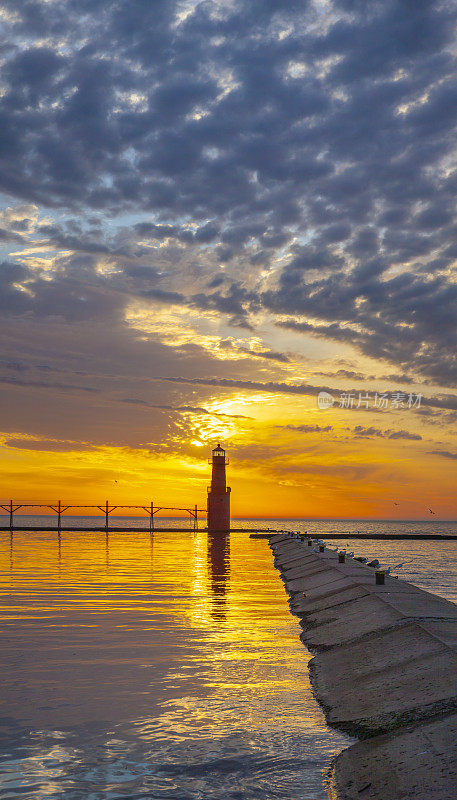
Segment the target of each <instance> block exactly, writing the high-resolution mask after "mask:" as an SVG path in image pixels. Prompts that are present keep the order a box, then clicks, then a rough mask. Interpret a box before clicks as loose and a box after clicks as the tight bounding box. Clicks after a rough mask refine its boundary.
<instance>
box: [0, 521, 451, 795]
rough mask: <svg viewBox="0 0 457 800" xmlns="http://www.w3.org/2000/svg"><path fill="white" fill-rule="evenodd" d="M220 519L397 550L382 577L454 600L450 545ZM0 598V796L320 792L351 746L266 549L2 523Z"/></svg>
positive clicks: (321, 525)
mask: <svg viewBox="0 0 457 800" xmlns="http://www.w3.org/2000/svg"><path fill="white" fill-rule="evenodd" d="M30 522H32V520H30ZM34 522H35V524H40V523H41V522H42V520H41V519H40V520H38V518H37V519H36V520H34ZM87 522H88V527H89V526H90V525H92V526H94V525H96V524H100V520H99V519H98V520H94V519H93V520H87ZM123 522H124V523H125V520H123ZM143 522H144V524H145V527H146V525H147V520H143ZM18 524H20V523H19V520H18ZM114 524H116V522H114ZM182 524H183V526H184V525H185V526H186V527H187V526H188V522H184V521H183V523H182ZM237 524H238V525H239V527H253V528H254V527H256V526H258V527H280V528H292V529H294V530H308V531H310V532H312V533H317V534H318V535H320V536H323V538H325V533H326V532H329V531H330V530H336V529H338V530H342V531H347V533H348V538H347V540H345V541H341V542H338V544H339V545H340V546H341V547H342V546H344V545H347V546H348V547H349V548H350V549H356V550H357V552H358V553H359V554H361V555H365V554H366V555H373V556H374V555H376V556H377V557H378V558H380V559H381V560H383V561H384V562H385V563H389V564H391V565H392V566H394V565H395V564H397V563H398V562H400V561H405V560H408V562H409V563H407V564H405V566H404V567H402V568H401V569H399V570H398V571H397V574H401V576H402V577H405V578H407V579H408V580H412V581H413V582H414V583H416V584H418V585H421V586H424V587H425V588H428V589H430V590H431V591H434V592H435V593H437V594H441V595H442V596H444V597H448V598H449V599H452V600H456V601H457V593H456V589H455V568H456V564H457V542H454V541H450V542H445V543H441V542H423V541H421V542H414V543H413V542H411V543H410V542H402V541H400V542H368V541H363V542H356V543H354V541H353V540H351V534H354V533H355V532H356V530H360V531H361V530H366V529H370V530H386V528H388V526H389V525H390V524H391V523H381V522H377V523H374V522H370V523H366V522H364V523H361V522H348V521H343V522H338V523H337V522H333V521H332V522H329V521H313V522H307V521H297V520H293V521H292V520H281V521H279V523H278V521H276V522H275V521H272V520H265V521H260V520H257V521H252V520H251V521H249V523H248V521H241V520H238V521H237ZM424 524H428V523H424ZM430 524H432V523H430ZM131 525H132V526H135V525H138V520H131ZM403 525H404V524H403V523H401V524H399V523H394V529H395V530H396V531H399V530H402V529H403ZM407 525H408V529H409V530H410V531H411V532H413V531H415V530H423V525H422V524H420V523H408V524H407ZM367 526H368V528H367ZM370 526H371V527H370ZM443 526H444V527H443ZM432 527H433V531H434V532H444V531H447V532H449V533H450V532H455V530H456V527H457V526H456V525H455V524H452V523H433V524H432ZM0 602H1V617H0V638H1V641H0V647H1V653H2V655H1V661H2V684H1V689H0V697H1V700H2V709H3V710H2V713H1V719H0V740H1V741H0V745H1V751H2V756H1V761H0V795H1V797H2V798H3V799H4V800H9V799H10V798H13V797H14V798H33V799H34V800H39V799H40V798H51V799H53V798H63V797H65V798H66V799H67V798H68V799H69V800H76V799H77V798H78V799H79V798H81V800H82V798H84V800H86V799H87V800H105V798H106V800H115V799H116V800H117V799H118V798H119V799H120V798H148V799H149V800H154V799H155V798H157V799H159V798H173V800H187V798H189V799H190V800H197V798H209V799H211V798H217V800H222V798H224V800H225V798H227V799H228V800H231V799H232V798H238V799H239V800H244V799H245V798H246V800H248V799H249V798H260V797H262V798H266V800H268V799H269V798H284V799H286V798H287V799H288V800H290V799H291V798H294V800H324V798H326V797H327V793H326V790H325V779H326V774H327V771H328V769H329V766H330V763H331V759H332V757H333V756H334V755H335V754H336V753H338V752H339V751H340V750H341V749H343V748H344V747H346V746H348V744H349V743H350V742H351V740H350V739H348V738H347V737H346V736H343V735H342V734H340V733H338V732H337V731H333V730H331V729H329V728H328V727H327V726H326V725H325V721H324V718H323V715H322V712H321V710H320V708H319V706H318V705H317V704H316V702H315V701H314V699H313V696H312V692H311V688H310V685H309V680H308V668H307V665H308V661H309V658H310V655H309V653H308V652H307V651H306V649H305V648H304V647H303V645H302V644H301V642H300V640H299V638H298V637H299V633H300V628H299V625H298V621H297V620H296V619H295V618H294V617H292V616H291V615H290V613H289V610H288V606H287V602H286V596H285V593H284V589H283V586H282V583H281V581H280V579H279V575H278V573H277V572H276V570H274V568H273V564H272V555H271V551H270V549H269V548H268V545H267V543H266V542H265V541H262V540H250V539H249V538H248V536H247V534H242V533H235V534H232V536H231V539H230V543H229V544H228V543H225V544H223V545H221V546H214V545H212V546H211V545H210V546H208V542H207V537H206V534H204V533H198V532H197V533H194V532H190V531H189V530H183V533H182V534H181V533H179V534H176V533H159V532H156V533H154V534H153V535H152V536H151V535H150V534H149V533H148V532H147V531H146V530H145V532H144V533H110V534H109V536H108V537H106V536H105V534H103V533H96V532H88V533H62V534H61V536H60V541H59V537H58V536H57V534H56V533H46V532H43V533H41V532H40V533H25V532H24V533H21V532H16V533H14V534H13V536H12V537H10V534H9V533H1V534H0Z"/></svg>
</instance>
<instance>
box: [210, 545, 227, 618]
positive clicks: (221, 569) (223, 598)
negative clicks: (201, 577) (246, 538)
mask: <svg viewBox="0 0 457 800" xmlns="http://www.w3.org/2000/svg"><path fill="white" fill-rule="evenodd" d="M207 564H208V579H209V584H210V588H211V618H212V619H213V620H214V621H215V622H225V620H226V618H227V608H226V602H227V592H228V581H229V577H230V536H229V534H224V533H217V534H208V560H207Z"/></svg>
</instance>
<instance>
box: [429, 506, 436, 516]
mask: <svg viewBox="0 0 457 800" xmlns="http://www.w3.org/2000/svg"><path fill="white" fill-rule="evenodd" d="M429 511H430V514H435V512H434V511H433V510H432V509H431V508H429ZM435 516H436V515H435Z"/></svg>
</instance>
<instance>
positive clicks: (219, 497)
mask: <svg viewBox="0 0 457 800" xmlns="http://www.w3.org/2000/svg"><path fill="white" fill-rule="evenodd" d="M210 464H211V465H212V475H211V486H208V533H228V532H229V531H230V486H227V485H226V479H225V466H226V464H228V459H227V458H226V457H225V450H224V449H223V448H222V447H221V446H220V444H218V445H217V447H215V448H214V450H213V452H212V458H211V460H210Z"/></svg>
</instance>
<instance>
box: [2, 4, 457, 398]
mask: <svg viewBox="0 0 457 800" xmlns="http://www.w3.org/2000/svg"><path fill="white" fill-rule="evenodd" d="M0 9H2V10H3V11H4V12H5V14H4V25H5V28H6V31H5V32H6V35H5V37H4V42H5V44H4V47H3V49H2V57H3V59H4V62H3V65H2V85H3V92H2V96H1V98H0V153H1V157H0V190H1V191H2V192H3V193H4V194H5V196H7V197H8V198H10V199H11V202H13V203H14V202H16V203H17V202H22V201H26V202H28V203H36V204H37V205H38V207H39V209H40V210H41V211H42V212H43V214H42V215H43V216H45V217H47V216H48V212H49V213H51V212H52V214H54V216H55V217H56V218H57V217H59V216H60V218H61V219H60V221H55V220H52V219H51V220H50V219H48V218H46V219H45V221H44V222H42V223H41V224H39V225H37V226H35V223H34V221H33V219H32V215H31V214H29V212H27V213H26V212H24V214H23V216H22V217H20V218H11V219H10V220H9V222H8V219H6V218H5V219H2V220H1V224H0V240H1V243H2V247H3V245H7V244H8V242H9V243H10V245H11V248H12V249H14V250H16V251H17V250H19V249H20V245H21V242H22V241H24V242H25V243H26V244H27V242H28V239H27V237H28V236H30V237H33V238H34V240H35V241H38V242H39V243H40V244H41V247H42V250H46V248H48V251H46V252H49V253H51V254H52V253H53V252H54V251H55V250H60V251H65V253H64V254H63V255H61V256H60V258H59V260H58V261H57V262H55V263H54V264H53V269H51V270H49V272H47V274H44V272H42V271H41V269H40V264H39V263H38V265H34V266H33V265H32V266H31V267H27V266H25V260H19V259H17V258H14V257H13V256H11V257H10V258H6V259H5V261H4V262H3V263H2V264H1V268H0V290H1V300H0V310H1V312H2V315H4V316H6V315H9V316H10V317H14V318H16V319H17V320H19V321H21V322H23V321H24V320H30V319H31V318H33V319H34V320H36V321H37V323H38V322H39V323H40V324H41V325H42V330H44V328H45V326H46V325H48V326H49V328H48V330H51V329H52V330H53V332H54V334H55V331H56V327H55V323H56V320H57V321H58V322H59V324H60V325H61V328H60V329H59V330H60V331H61V332H64V334H65V335H62V336H61V341H62V343H63V342H64V341H65V342H67V346H68V359H69V362H71V368H72V370H74V371H76V370H77V369H79V370H80V371H81V370H82V369H83V364H84V361H85V358H86V352H85V351H84V349H83V348H81V350H80V351H78V352H75V351H73V350H72V348H71V346H70V344H69V342H71V338H72V337H71V336H70V335H68V331H69V329H70V327H71V326H74V331H77V334H78V335H82V334H81V332H80V330H79V329H80V328H81V327H83V326H88V327H89V326H90V325H96V324H97V323H100V325H105V326H106V327H107V328H109V330H110V331H111V343H110V342H109V341H108V337H107V338H106V340H103V344H104V349H103V348H102V344H101V342H100V344H99V343H98V342H97V347H96V348H95V349H96V350H97V353H98V354H99V356H98V358H99V361H98V363H99V364H100V363H102V362H103V360H104V363H106V362H109V361H110V359H112V360H113V361H114V362H116V364H118V361H117V352H119V353H122V354H123V355H125V353H128V356H129V359H130V362H131V363H136V364H137V366H138V370H139V371H140V368H141V367H140V365H141V361H142V359H145V360H146V361H147V364H148V369H149V371H150V374H151V375H152V377H154V376H157V375H158V374H165V373H166V371H167V368H166V363H167V354H166V353H167V351H166V349H165V348H160V347H159V346H154V347H152V346H151V348H150V350H149V352H150V354H151V355H150V357H149V358H146V357H145V351H146V345H145V344H143V343H141V342H140V341H139V337H137V339H136V340H134V335H133V334H132V332H131V331H130V330H127V327H126V325H125V322H124V317H125V312H126V308H127V307H128V304H129V302H130V300H131V299H132V298H134V299H141V300H143V301H145V302H148V303H150V307H151V317H153V315H154V313H155V309H156V307H160V308H161V309H164V308H165V309H166V308H167V307H169V306H170V305H173V306H177V307H180V308H181V309H183V310H185V309H191V310H192V311H193V312H202V314H207V315H213V316H216V317H217V316H218V317H220V319H221V320H223V321H224V323H225V324H227V325H230V326H232V327H235V328H237V329H240V330H241V332H242V335H245V331H249V330H253V329H254V328H255V324H256V323H255V314H256V313H257V312H260V313H261V314H262V315H263V316H264V318H265V316H267V317H269V318H272V319H273V320H276V322H277V324H278V326H279V328H278V330H280V331H281V333H284V331H286V330H291V331H294V332H296V333H302V334H305V335H307V336H309V335H311V336H314V337H318V338H321V339H325V340H328V341H331V342H334V343H336V344H344V345H350V346H353V347H354V348H356V349H357V350H359V351H361V352H362V353H364V354H365V355H367V356H369V357H371V358H374V359H378V360H382V361H383V362H386V363H388V364H389V365H391V366H389V367H387V368H386V370H385V371H386V375H385V376H383V380H384V379H385V380H392V381H394V380H395V381H398V382H399V383H408V382H409V381H410V379H409V378H408V375H409V374H414V375H415V378H416V379H418V380H421V379H422V380H429V381H433V382H435V383H436V385H437V387H438V389H437V390H436V392H435V396H434V397H429V398H428V399H426V400H424V404H428V406H431V407H435V408H440V409H449V410H455V409H456V408H457V405H456V399H455V396H454V395H448V396H446V395H444V394H439V390H441V389H443V388H446V387H452V386H455V385H457V355H456V353H457V328H456V325H455V320H456V318H457V283H456V281H455V267H454V263H455V261H456V259H457V248H456V245H455V241H456V234H457V223H456V218H455V195H456V190H457V171H456V169H455V167H454V149H455V135H454V131H455V124H456V121H457V103H456V99H457V71H456V59H455V48H454V41H455V27H456V20H457V9H456V7H455V5H454V4H452V3H450V2H444V1H443V0H431V1H430V2H428V3H425V2H419V0H402V2H398V0H374V1H373V2H370V3H368V4H367V3H361V2H357V1H356V0H331V2H329V3H325V4H324V3H320V2H319V0H313V1H311V0H309V2H305V3H303V2H300V3H297V2H287V3H286V2H283V1H282V0H279V1H277V2H274V3H273V2H271V0H235V2H234V3H230V4H224V3H218V2H213V1H212V0H208V2H200V3H195V5H194V6H193V5H186V4H184V5H183V4H182V3H178V2H175V0H155V2H154V3H150V2H146V0H138V2H131V0H103V2H102V1H101V0H92V2H90V3H89V2H88V0H61V2H59V3H47V2H44V0H0ZM184 9H186V11H187V12H188V13H187V16H186V15H185V14H184V13H183V11H184ZM64 217H65V219H64V220H63V218H64ZM62 220H63V221H62ZM100 263H101V264H102V265H103V269H99V265H100ZM27 324H28V322H27ZM23 327H24V329H25V328H26V325H25V322H24V324H23ZM223 335H226V334H225V333H224V334H223ZM44 338H45V337H44ZM101 338H103V337H101ZM76 339H78V336H76ZM43 341H44V339H43ZM78 341H79V339H78ZM45 344H46V346H48V347H49V344H50V343H49V341H46V342H45ZM44 346H45V345H43V347H44ZM24 347H25V343H24ZM28 347H29V351H30V352H35V349H36V347H35V344H34V342H30V343H29V345H28ZM62 347H63V344H62ZM110 348H112V349H110ZM114 348H116V351H117V352H116V355H113V349H114ZM135 348H136V349H135ZM238 349H239V351H240V352H243V353H244V355H246V353H248V354H249V355H250V356H251V358H252V360H254V359H256V361H257V362H258V366H259V370H263V369H265V370H266V369H267V368H269V369H270V370H273V369H274V368H277V370H278V372H277V375H278V376H279V377H278V380H273V379H272V380H271V381H269V377H270V375H271V374H272V372H269V373H268V375H267V376H266V377H265V380H255V376H253V378H252V379H248V378H247V377H246V374H245V373H243V374H242V368H241V367H239V368H238V370H239V371H238V373H237V375H235V376H233V374H234V371H235V370H233V371H232V372H231V376H230V377H226V378H225V381H226V382H225V383H224V382H223V381H224V379H223V378H220V379H213V380H214V383H213V384H211V379H210V378H207V379H206V378H204V377H203V378H195V377H193V378H191V377H187V378H186V375H189V376H190V375H191V374H193V375H204V374H209V373H210V366H209V365H208V363H206V372H205V369H203V368H202V369H201V370H200V371H196V370H197V367H201V366H202V364H201V362H198V361H196V360H194V361H192V362H189V366H188V372H186V371H185V361H186V357H187V358H188V359H189V358H190V356H189V345H187V351H186V352H185V353H184V356H182V358H181V354H179V355H177V356H176V358H175V360H174V362H173V364H172V365H170V372H173V373H174V374H183V378H182V379H175V380H182V381H187V382H188V384H189V385H190V386H191V385H192V383H191V381H192V380H193V381H194V383H195V385H202V386H203V385H204V386H211V385H217V386H221V387H224V386H237V387H242V388H253V389H265V390H266V391H279V392H288V393H294V394H304V395H306V394H308V395H312V394H315V393H317V391H319V390H320V389H325V390H329V391H331V389H328V387H313V386H304V385H302V386H290V385H287V384H286V383H284V382H282V381H281V379H280V378H281V372H280V369H281V367H282V366H284V367H285V366H287V365H288V363H289V361H288V360H289V358H290V356H289V353H287V354H286V353H282V352H280V350H279V348H278V349H274V348H271V349H270V348H267V347H265V348H260V349H257V350H255V351H253V350H249V349H248V348H245V349H244V351H243V348H242V346H240V347H239V348H238ZM134 350H135V352H136V353H138V356H137V360H135V357H134V356H133V355H132V354H133V351H134ZM184 351H185V347H184V346H183V350H182V352H184ZM175 355H176V354H175ZM168 356H169V351H168ZM62 359H63V354H62ZM13 360H15V359H13ZM57 360H58V359H57V358H56V359H55V362H56V361H57ZM78 361H79V363H76V362H78ZM164 364H165V366H164ZM183 365H184V366H183ZM54 366H55V363H54ZM181 370H182V371H181ZM8 371H9V372H11V371H14V370H12V369H11V368H8ZM260 374H261V375H262V376H265V373H262V372H261V373H260ZM319 374H321V375H322V377H324V378H327V377H328V378H329V379H330V378H334V379H340V378H341V379H342V378H344V379H347V380H359V379H361V377H363V376H362V373H361V372H357V371H355V370H340V371H337V372H333V373H332V372H328V373H319ZM359 375H360V378H359ZM366 377H368V379H371V376H366ZM169 380H170V381H171V380H172V379H169ZM38 384H39V382H37V381H35V382H34V381H33V379H32V378H31V383H29V384H28V385H30V386H31V387H32V388H33V387H35V388H36V387H37V386H38ZM47 385H48V386H49V384H47ZM71 386H72V384H70V387H71ZM62 387H63V384H62ZM62 387H60V388H62ZM54 388H56V389H57V388H59V387H58V386H57V385H55V387H54ZM87 388H91V387H87ZM151 402H152V401H151ZM189 402H191V401H189ZM164 405H165V406H166V405H167V404H166V403H164ZM157 406H161V403H160V401H158V403H157Z"/></svg>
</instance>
